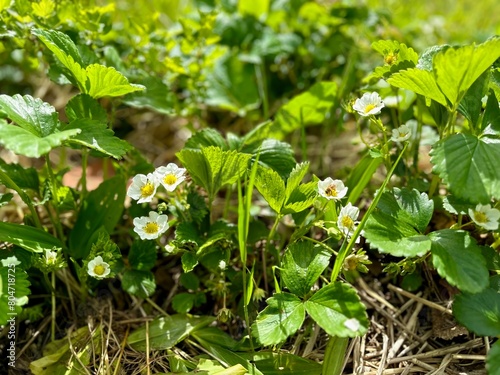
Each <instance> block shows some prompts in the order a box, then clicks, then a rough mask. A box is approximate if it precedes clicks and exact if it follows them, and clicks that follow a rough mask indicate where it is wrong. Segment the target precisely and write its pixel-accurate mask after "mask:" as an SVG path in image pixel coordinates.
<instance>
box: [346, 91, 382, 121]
mask: <svg viewBox="0 0 500 375" xmlns="http://www.w3.org/2000/svg"><path fill="white" fill-rule="evenodd" d="M352 108H353V109H354V110H355V111H356V112H358V113H359V114H360V115H361V116H364V117H366V116H371V115H376V114H378V113H380V111H381V110H382V108H384V102H383V101H382V98H381V97H380V95H379V94H378V93H376V92H366V93H364V94H363V96H362V97H361V98H358V99H356V101H355V102H354V105H353V106H352Z"/></svg>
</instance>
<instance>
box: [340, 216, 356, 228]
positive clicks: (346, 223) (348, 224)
mask: <svg viewBox="0 0 500 375" xmlns="http://www.w3.org/2000/svg"><path fill="white" fill-rule="evenodd" d="M342 225H343V226H344V227H346V228H347V229H352V227H353V226H354V221H353V220H352V219H351V217H350V216H344V217H343V218H342Z"/></svg>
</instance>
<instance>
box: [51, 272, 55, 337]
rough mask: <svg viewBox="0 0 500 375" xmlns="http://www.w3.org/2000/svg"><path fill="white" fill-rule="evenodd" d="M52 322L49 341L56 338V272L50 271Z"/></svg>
mask: <svg viewBox="0 0 500 375" xmlns="http://www.w3.org/2000/svg"><path fill="white" fill-rule="evenodd" d="M51 277H52V295H51V297H52V298H51V302H52V322H51V326H50V338H51V341H52V342H53V341H55V339H56V272H55V271H53V272H52V275H51Z"/></svg>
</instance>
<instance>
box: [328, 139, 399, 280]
mask: <svg viewBox="0 0 500 375" xmlns="http://www.w3.org/2000/svg"><path fill="white" fill-rule="evenodd" d="M407 147H408V143H405V145H404V147H403V149H402V150H401V152H400V154H399V155H398V158H397V159H396V161H395V162H394V164H393V165H392V168H391V169H390V171H389V173H388V174H387V176H386V178H385V180H384V182H382V185H381V186H380V188H379V190H378V192H377V194H376V195H375V198H373V202H372V203H371V204H370V206H369V207H368V210H367V211H366V213H365V216H363V219H362V220H361V223H359V225H358V227H357V228H356V231H355V232H354V234H353V235H352V237H351V238H350V240H349V242H347V241H346V242H344V244H343V245H342V247H341V248H340V250H339V254H338V256H337V259H336V260H335V265H334V266H333V271H332V276H331V278H330V280H331V281H332V282H333V281H335V280H337V277H338V276H339V273H340V270H341V268H342V265H343V264H344V260H345V258H346V257H347V255H349V253H350V252H351V250H352V248H353V247H354V244H355V243H356V239H357V238H358V237H359V235H360V234H361V232H362V231H363V228H364V226H365V224H366V221H367V220H368V218H369V217H370V215H371V213H372V211H373V210H374V209H375V207H377V204H378V202H379V200H380V198H381V197H382V194H383V193H384V190H385V188H386V186H387V184H388V183H389V180H390V179H391V177H392V174H393V173H394V170H395V169H396V166H397V165H398V163H399V161H400V160H401V157H402V156H403V154H404V153H405V151H406V148H407ZM346 243H347V245H345V244H346Z"/></svg>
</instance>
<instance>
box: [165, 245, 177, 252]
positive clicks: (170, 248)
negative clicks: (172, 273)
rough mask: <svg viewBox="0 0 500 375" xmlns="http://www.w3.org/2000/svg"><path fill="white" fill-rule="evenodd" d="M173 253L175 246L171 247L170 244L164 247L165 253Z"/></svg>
mask: <svg viewBox="0 0 500 375" xmlns="http://www.w3.org/2000/svg"><path fill="white" fill-rule="evenodd" d="M174 252H175V246H172V245H170V244H168V245H165V253H167V254H173V253H174Z"/></svg>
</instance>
